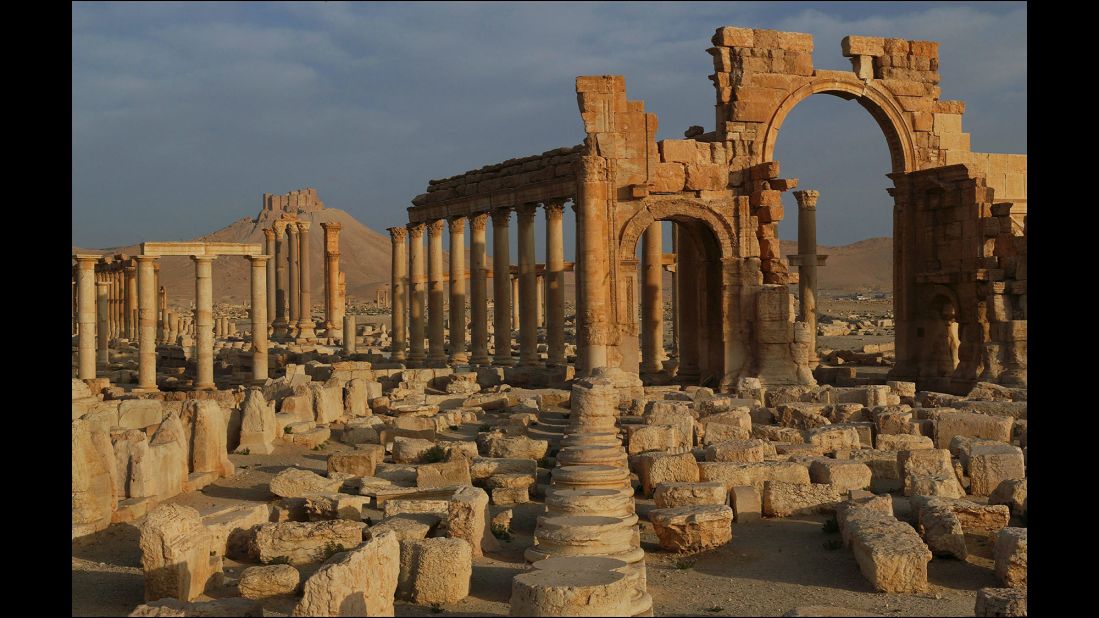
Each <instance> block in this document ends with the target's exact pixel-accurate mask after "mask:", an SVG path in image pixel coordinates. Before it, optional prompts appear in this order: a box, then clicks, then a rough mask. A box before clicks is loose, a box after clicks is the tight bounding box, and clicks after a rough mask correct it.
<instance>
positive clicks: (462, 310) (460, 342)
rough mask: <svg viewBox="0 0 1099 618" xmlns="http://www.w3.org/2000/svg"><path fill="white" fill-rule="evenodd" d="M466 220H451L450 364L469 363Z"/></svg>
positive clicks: (463, 218)
mask: <svg viewBox="0 0 1099 618" xmlns="http://www.w3.org/2000/svg"><path fill="white" fill-rule="evenodd" d="M465 229H466V218H465V217H454V218H453V219H451V220H450V362H451V363H454V364H465V363H467V362H469V355H468V354H467V353H466V247H465V244H466V241H465Z"/></svg>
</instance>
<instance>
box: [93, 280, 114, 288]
mask: <svg viewBox="0 0 1099 618" xmlns="http://www.w3.org/2000/svg"><path fill="white" fill-rule="evenodd" d="M95 287H97V288H101V289H104V290H105V289H107V288H109V287H111V282H110V281H106V280H103V279H100V280H99V281H96V282H95Z"/></svg>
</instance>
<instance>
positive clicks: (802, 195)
mask: <svg viewBox="0 0 1099 618" xmlns="http://www.w3.org/2000/svg"><path fill="white" fill-rule="evenodd" d="M819 197H820V191H814V190H813V189H806V190H804V191H794V199H796V200H797V201H798V208H816V207H817V198H819Z"/></svg>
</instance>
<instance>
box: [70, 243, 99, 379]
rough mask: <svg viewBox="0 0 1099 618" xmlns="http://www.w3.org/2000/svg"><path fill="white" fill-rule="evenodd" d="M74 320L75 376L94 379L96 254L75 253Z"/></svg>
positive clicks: (97, 258)
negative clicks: (77, 334) (77, 330)
mask: <svg viewBox="0 0 1099 618" xmlns="http://www.w3.org/2000/svg"><path fill="white" fill-rule="evenodd" d="M74 258H75V259H76V299H77V306H76V320H77V324H78V325H79V327H80V338H79V340H78V341H77V377H79V378H80V379H81V380H94V379H95V361H96V358H95V356H96V354H95V349H96V345H95V343H96V342H95V313H96V311H95V309H96V307H95V304H96V296H95V295H96V289H95V288H96V285H95V263H96V262H97V261H99V256H98V255H76V256H74Z"/></svg>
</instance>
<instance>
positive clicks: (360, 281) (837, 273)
mask: <svg viewBox="0 0 1099 618" xmlns="http://www.w3.org/2000/svg"><path fill="white" fill-rule="evenodd" d="M297 215H298V217H299V218H300V219H303V220H306V221H309V222H311V224H312V225H311V227H310V243H309V251H310V267H311V270H312V274H311V278H312V279H311V281H312V292H313V302H314V303H315V304H317V305H321V304H323V303H324V295H323V294H324V242H323V239H324V230H322V229H321V227H320V223H321V222H338V223H340V225H341V226H342V230H341V231H340V268H341V269H342V270H343V271H344V272H345V273H346V275H345V276H346V278H347V294H348V296H349V300H350V301H351V302H368V301H371V300H373V299H374V290H375V289H376V288H378V287H382V286H386V285H389V278H390V241H389V235H388V234H383V233H379V232H377V231H375V230H372V229H370V228H369V227H367V226H365V225H363V224H362V223H360V222H359V221H358V220H356V219H355V218H354V217H352V216H351V215H350V214H348V213H346V212H344V211H342V210H339V209H337V208H325V207H323V206H322V207H321V208H320V209H319V210H312V211H304V210H302V211H298V212H297ZM273 216H274V215H273V213H271V212H269V211H264V212H261V213H260V214H259V215H258V216H257V217H256V218H254V219H253V218H248V217H245V218H243V219H239V220H237V221H234V222H233V223H231V224H230V225H228V226H226V227H224V228H222V229H220V230H218V231H216V232H213V233H211V234H208V235H206V236H202V237H199V238H195V239H193V240H207V241H218V242H247V243H260V244H263V243H264V236H263V228H264V227H267V226H268V225H269V224H270V220H271V218H272V217H273ZM77 252H84V253H104V254H112V255H113V254H116V253H124V254H128V255H134V254H136V253H137V252H138V247H137V245H130V246H126V247H111V248H108V249H81V248H77V247H73V253H77ZM819 252H820V253H822V254H826V255H828V262H827V264H826V265H825V266H824V267H822V268H821V269H820V270H819V274H818V277H819V282H820V283H819V285H820V287H821V289H825V290H840V291H856V290H878V291H889V290H892V288H893V240H892V239H891V238H869V239H866V240H861V241H859V242H856V243H852V244H850V245H843V246H839V247H825V246H821V247H820V248H819ZM566 253H567V254H568V253H571V252H570V251H568V250H566ZM794 253H797V242H796V241H785V240H784V241H782V254H783V255H790V254H794ZM569 257H571V256H569ZM444 263H447V262H444ZM490 263H491V262H490ZM793 270H795V272H796V269H793ZM194 272H195V269H194V264H193V263H192V262H191V260H190V259H188V258H185V257H167V258H161V266H160V281H161V285H164V286H166V287H167V289H168V301H169V304H171V305H180V306H184V307H189V306H190V305H191V303H192V301H193V300H194V295H195V278H194ZM213 273H214V302H216V303H242V302H244V301H246V299H247V298H248V296H249V290H248V285H249V282H248V276H249V272H248V264H247V261H246V260H245V259H244V258H239V257H221V258H218V259H217V260H216V261H215V262H214V269H213ZM665 280H666V285H668V286H670V284H671V276H670V275H665ZM574 281H575V279H574V273H571V272H569V273H566V275H565V289H566V300H567V302H569V303H570V304H571V303H572V301H573V299H574V298H575V286H574ZM491 293H492V292H491V288H490V290H489V294H491Z"/></svg>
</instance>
